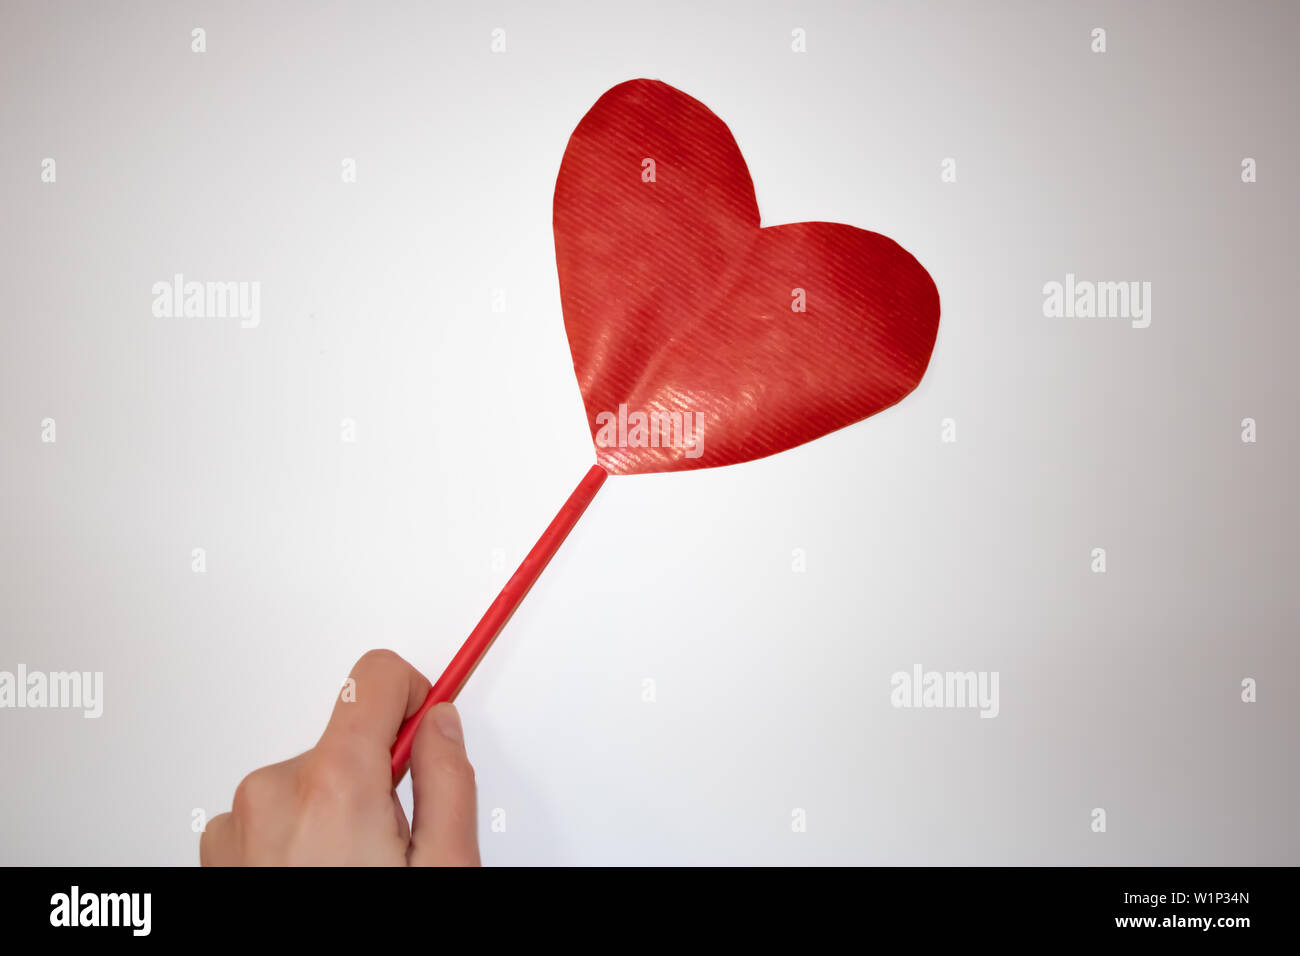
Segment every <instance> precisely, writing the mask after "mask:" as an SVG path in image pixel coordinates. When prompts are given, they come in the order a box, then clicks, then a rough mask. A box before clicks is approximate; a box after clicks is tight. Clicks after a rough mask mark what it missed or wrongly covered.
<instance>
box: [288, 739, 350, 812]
mask: <svg viewBox="0 0 1300 956" xmlns="http://www.w3.org/2000/svg"><path fill="white" fill-rule="evenodd" d="M355 777H356V773H355V771H354V770H353V768H352V766H351V761H350V760H349V759H348V757H347V755H346V754H343V753H340V752H339V751H337V750H316V751H313V752H312V755H311V757H310V758H308V759H307V760H305V761H304V762H303V765H302V768H301V769H300V770H299V771H298V792H299V795H300V796H301V797H302V798H303V799H304V800H307V801H312V802H314V801H321V800H329V801H334V800H339V799H340V798H342V797H345V796H347V795H348V794H349V793H350V792H351V791H352V788H353V783H354V780H355Z"/></svg>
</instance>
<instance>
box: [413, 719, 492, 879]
mask: <svg viewBox="0 0 1300 956" xmlns="http://www.w3.org/2000/svg"><path fill="white" fill-rule="evenodd" d="M411 785H412V787H413V790H414V797H415V813H414V821H413V822H412V826H411V849H410V853H409V854H408V857H409V859H410V862H411V865H412V866H478V865H479V853H478V821H477V818H476V815H475V787H474V768H473V767H472V766H470V762H469V757H468V756H466V754H465V743H464V735H463V733H462V731H461V724H460V715H459V714H457V713H456V708H455V707H453V706H452V705H451V704H439V705H438V706H436V707H434V708H433V709H432V710H430V711H429V712H428V713H427V714H426V715H425V717H424V720H423V721H421V723H420V729H419V731H418V732H417V733H416V735H415V741H414V743H413V745H412V747H411Z"/></svg>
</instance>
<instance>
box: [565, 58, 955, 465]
mask: <svg viewBox="0 0 1300 956" xmlns="http://www.w3.org/2000/svg"><path fill="white" fill-rule="evenodd" d="M554 217H555V218H554V225H555V258H556V265H557V268H558V270H559V278H560V298H561V303H562V305H563V310H564V324H565V329H566V331H567V332H568V337H569V347H570V349H571V351H572V354H573V367H574V370H575V371H576V373H577V376H578V385H579V387H580V388H581V390H582V398H583V402H584V404H585V406H586V410H587V420H588V425H589V427H590V428H591V432H592V438H593V441H594V442H595V445H596V457H597V460H598V462H599V464H600V465H601V466H602V467H603V468H604V469H605V470H606V471H607V472H608V473H609V474H613V475H618V474H636V473H645V472H658V471H679V470H685V469H690V468H708V467H714V466H717V465H730V464H735V463H738V462H743V461H750V460H752V459H755V458H761V457H763V456H765V455H771V454H774V453H776V452H779V451H784V450H785V449H787V448H793V447H794V446H796V445H800V444H803V443H804V442H807V441H811V440H812V439H814V438H818V437H820V436H822V435H825V434H827V433H828V432H832V431H834V430H836V429H838V428H843V427H844V426H845V425H851V424H853V423H854V422H857V421H861V420H862V419H864V418H867V417H868V416H870V415H874V414H875V413H876V412H879V411H881V410H882V409H885V408H888V407H889V406H891V405H893V404H895V403H896V402H898V401H899V400H901V399H902V398H903V397H904V396H905V395H907V394H908V393H909V392H910V391H912V389H914V388H915V387H916V385H917V383H919V382H920V380H921V376H922V375H924V373H925V369H926V366H927V365H928V363H929V361H930V353H931V351H932V350H933V348H934V341H935V336H936V335H937V333H938V328H939V293H938V290H937V289H936V288H935V284H934V281H933V280H932V279H931V278H930V275H929V273H927V272H926V271H925V269H924V268H923V267H922V266H921V265H920V263H918V262H917V261H916V259H915V258H913V257H912V255H911V254H910V253H908V252H907V250H905V249H903V248H902V247H901V246H899V245H898V244H897V243H896V242H894V241H893V240H892V239H889V238H887V237H885V236H882V235H879V234H877V233H874V232H867V231H865V230H863V229H856V228H854V227H852V226H846V225H842V224H840V223H830V222H797V223H790V224H788V225H780V226H769V227H767V228H760V226H759V213H758V203H757V200H756V199H755V197H754V185H753V181H752V180H751V179H750V176H749V169H748V167H747V166H746V165H745V160H744V158H743V157H742V156H741V154H740V149H739V148H738V147H737V145H736V141H735V139H734V138H733V137H732V135H731V131H730V130H729V129H728V128H727V126H726V124H725V123H723V122H722V120H720V119H719V118H718V117H717V116H715V115H714V114H713V113H712V112H710V110H709V109H708V108H707V107H706V106H704V104H702V103H700V102H699V101H698V100H695V99H692V98H691V97H689V96H687V95H686V94H685V93H683V92H681V91H680V90H677V89H674V88H673V87H671V86H668V85H667V84H665V83H661V82H658V81H655V80H644V79H641V80H631V81H628V82H626V83H621V84H619V85H618V86H616V87H614V88H613V89H611V90H609V91H608V92H606V93H605V94H604V95H603V96H602V97H601V98H600V99H599V100H598V101H597V102H596V104H595V106H593V107H592V108H591V110H590V111H588V113H587V115H586V116H585V117H583V119H582V122H581V123H579V124H578V127H577V129H576V130H574V132H573V135H572V137H571V138H570V140H569V145H568V149H567V150H566V151H565V153H564V159H563V161H562V163H561V165H560V173H559V177H558V179H557V181H556V184H555V210H554Z"/></svg>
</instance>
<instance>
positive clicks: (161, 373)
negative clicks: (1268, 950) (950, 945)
mask: <svg viewBox="0 0 1300 956" xmlns="http://www.w3.org/2000/svg"><path fill="white" fill-rule="evenodd" d="M1297 19H1298V18H1297V13H1296V8H1295V7H1294V5H1287V4H1264V3H1252V4H1242V5H1233V4H1220V5H1202V4H1191V3H1176V4H1175V3H1144V4H1140V5H1133V4H1079V5H1069V6H1067V5H1056V4H1050V5H1044V4H1037V3H1018V4H1007V3H1003V4H997V5H993V4H968V3H943V4H938V3H910V4H903V3H898V4H860V5H859V4H852V5H851V4H847V3H845V4H818V3H764V4H733V5H729V6H728V7H723V6H721V5H718V6H712V5H703V4H699V3H676V2H663V3H654V4H627V5H622V6H617V5H614V4H607V3H599V4H598V3H591V4H581V5H580V4H568V5H562V6H558V7H554V8H552V9H548V10H543V9H541V5H538V4H502V3H497V4H479V5H474V6H472V7H471V6H470V5H468V4H463V5H457V6H450V5H436V6H435V5H429V4H415V3H408V4H367V3H360V2H358V3H348V4H326V5H322V4H317V3H303V2H298V3H276V4H268V5H258V6H254V5H252V4H246V5H244V4H240V5H235V4H205V3H169V4H125V5H120V4H113V5H105V4H91V3H80V4H76V3H70V4H57V5H48V4H37V3H28V2H19V3H6V4H5V5H4V8H3V11H2V12H0V83H2V86H0V89H2V90H3V96H2V99H0V121H2V125H0V129H2V130H3V137H2V139H0V209H2V210H3V213H2V214H0V243H3V245H2V246H0V290H2V291H3V295H2V296H0V308H2V310H3V311H2V312H0V316H2V317H3V325H2V326H0V455H3V467H2V468H0V669H5V670H10V671H12V670H14V669H15V668H16V667H17V665H18V664H19V663H23V664H25V665H26V666H27V667H28V668H29V669H32V670H45V671H56V670H68V669H77V670H84V671H103V672H104V675H105V677H104V679H105V709H104V714H103V717H102V718H100V719H99V720H86V719H83V718H82V717H81V715H80V714H79V713H75V712H67V711H32V710H3V711H0V863H70V864H141V863H144V864H190V863H194V862H196V861H197V856H198V851H197V847H198V836H197V834H196V833H194V832H192V829H191V820H192V813H193V811H194V809H195V808H202V809H203V810H204V811H205V812H206V813H207V814H209V815H210V814H213V813H217V812H220V811H222V810H225V809H228V807H229V800H230V796H231V793H232V792H233V790H234V788H235V785H236V784H237V783H238V781H239V780H240V778H241V777H242V776H243V775H244V774H245V773H247V772H248V771H250V770H252V769H253V768H255V767H257V766H260V765H262V764H266V763H269V762H273V761H276V760H280V759H283V758H285V757H288V756H290V755H292V754H294V753H296V752H298V751H300V750H302V749H304V748H305V747H307V746H310V745H311V743H312V742H313V741H314V740H315V739H316V736H317V735H318V733H319V731H320V729H321V727H322V726H323V723H324V720H325V718H326V716H327V715H328V713H329V710H330V707H331V705H332V701H333V697H334V694H335V692H336V691H337V689H338V687H339V685H340V683H341V681H342V679H343V677H344V676H345V675H346V673H347V671H348V669H349V667H350V666H351V664H352V663H353V661H354V660H355V659H356V658H357V657H358V656H359V655H360V654H361V653H362V652H364V651H365V650H366V649H368V648H371V647H391V648H393V649H395V650H396V651H398V652H399V653H401V654H402V655H403V656H405V657H406V658H408V659H409V660H411V661H412V662H414V663H415V664H417V666H419V667H420V668H421V669H422V670H424V672H425V673H426V674H428V675H429V676H430V677H434V676H436V675H437V673H438V672H439V671H440V670H441V668H442V666H443V665H444V664H445V662H446V661H447V660H448V659H449V658H450V656H451V655H452V653H453V652H454V650H455V649H456V648H457V647H458V646H459V644H460V642H461V640H463V638H464V636H465V635H466V634H467V633H468V631H469V629H470V628H471V627H472V626H473V624H474V623H475V622H476V621H477V620H478V618H479V616H480V615H481V613H482V612H483V610H484V609H485V608H486V607H487V605H488V604H489V602H490V601H491V600H492V598H493V597H494V596H495V594H496V592H497V590H498V589H499V587H500V586H501V584H503V583H504V581H505V579H506V577H507V576H508V574H509V572H510V570H512V569H513V567H514V566H515V564H516V563H517V561H518V560H519V559H520V558H521V557H522V556H523V554H524V553H525V552H526V551H527V549H528V548H529V547H530V546H531V545H532V543H533V541H534V540H535V538H536V536H537V534H538V533H540V531H541V530H542V528H543V527H544V526H545V525H546V523H547V522H548V521H549V520H550V518H551V516H552V515H553V513H554V512H555V510H556V509H557V508H558V507H559V505H560V503H561V502H562V501H563V500H564V498H565V496H566V495H567V494H568V493H569V491H570V490H571V489H572V487H573V485H574V484H575V483H576V482H577V481H578V479H579V478H580V477H581V476H582V474H583V472H584V471H585V470H586V469H587V467H588V466H589V465H590V464H591V462H592V460H593V453H592V450H591V446H590V437H589V435H588V432H587V430H586V427H585V425H584V414H583V408H582V404H581V400H580V396H579V394H578V390H577V386H576V383H575V380H574V375H573V371H572V366H571V363H570V360H569V356H568V349H567V343H566V341H565V337H564V330H563V324H562V317H561V313H560V303H559V294H558V286H557V281H556V276H555V264H554V251H553V247H552V237H551V199H552V192H553V188H554V181H555V175H556V172H557V170H558V167H559V162H560V158H561V156H562V154H563V150H564V147H565V143H566V141H567V138H568V135H569V133H570V132H571V131H572V129H573V127H574V126H575V125H576V124H577V122H578V121H579V119H580V118H581V117H582V115H583V113H584V112H585V111H586V110H587V109H588V108H589V107H590V106H591V104H592V103H594V102H595V100H596V99H597V98H598V97H599V96H600V94H601V93H602V92H604V91H605V90H606V89H607V88H609V87H610V86H613V85H614V84H616V83H618V82H621V81H622V80H625V79H629V78H632V77H637V76H647V77H653V78H658V79H663V80H665V81H666V82H669V83H671V84H673V85H674V86H677V87H678V88H680V89H682V90H684V91H685V92H687V93H689V94H690V95H692V96H694V97H696V98H698V99H700V100H702V101H703V102H704V103H706V104H707V105H709V106H710V107H711V108H712V109H713V110H714V111H715V112H717V113H718V114H719V115H720V116H721V117H722V118H723V120H724V121H725V122H727V123H728V124H729V125H730V127H731V129H732V131H733V133H734V134H735V136H736V138H737V140H738V142H739V144H740V147H741V149H742V150H743V152H744V154H745V157H746V159H747V161H748V163H749V166H750V170H751V172H752V174H753V177H754V180H755V184H756V189H757V194H758V200H759V204H760V207H761V209H762V214H763V222H764V224H765V225H770V224H775V223H782V222H789V221H797V220H803V219H821V220H830V221H839V222H845V223H849V224H851V225H855V226H859V227H861V228H866V229H871V230H873V231H877V232H881V233H884V234H886V235H888V236H890V237H892V238H893V239H895V240H897V241H898V242H899V243H901V244H902V245H903V246H904V247H905V248H907V249H908V250H909V251H911V252H912V253H913V254H914V255H915V256H916V257H917V258H918V259H919V260H920V262H921V263H922V264H923V265H925V266H926V268H927V269H928V270H929V271H930V272H931V274H932V275H933V276H934V278H935V280H936V283H937V284H938V287H939V291H940V295H941V298H942V303H943V317H942V320H941V326H940V331H939V338H938V343H937V346H936V349H935V352H934V358H933V361H932V363H931V366H930V369H929V372H928V373H927V375H926V378H925V380H924V381H923V382H922V383H921V385H920V387H919V388H918V389H917V390H916V392H915V393H913V394H912V395H911V396H910V397H909V398H907V399H906V400H905V401H904V402H903V403H902V404H901V405H899V406H897V407H895V408H893V409H890V410H888V411H886V412H885V413H883V414H881V415H879V416H878V417H876V418H874V419H871V420H869V421H868V422H865V423H862V424H859V425H856V426H854V427H851V428H849V429H846V430H844V431H841V432H839V433H836V434H834V435H831V436H829V437H827V438H825V439H822V440H819V441H817V442H814V443H812V444H810V445H807V446H804V447H802V448H799V449H796V450H793V451H790V452H787V453H785V454H782V455H780V456H778V457H774V458H770V459H767V460H763V461H759V462H755V463H752V464H748V465H744V466H738V467H732V468H726V469H721V470H716V471H710V472H697V473H689V474H684V475H660V476H646V477H625V478H616V479H611V480H610V481H609V482H608V483H607V484H606V486H605V488H604V489H603V490H602V491H601V493H600V495H599V496H598V498H597V500H596V501H595V503H594V504H593V506H592V507H591V509H590V511H589V512H588V513H587V515H586V517H585V518H584V519H583V521H582V522H581V524H580V525H579V527H578V528H577V530H576V531H575V532H574V533H573V535H572V536H571V538H570V539H569V541H568V542H567V544H566V545H565V546H564V548H563V550H562V551H561V553H560V554H559V555H558V557H557V558H556V559H555V561H554V562H553V563H552V565H551V567H550V568H549V569H548V571H547V572H546V574H545V576H544V577H543V578H542V580H541V582H540V583H539V584H538V586H537V587H536V588H534V590H533V592H532V594H531V595H530V596H529V598H528V600H527V601H526V602H525V604H524V605H523V606H522V607H521V608H520V610H519V612H518V613H517V614H516V615H515V617H514V618H513V620H512V621H511V623H510V624H509V626H508V627H507V629H506V630H505V631H504V632H503V634H502V635H501V637H500V639H499V640H498V642H497V644H496V645H495V647H494V648H493V650H492V652H491V653H490V655H489V656H488V658H487V659H486V660H485V661H484V663H483V665H482V666H481V667H480V668H479V669H478V671H477V672H476V673H475V675H474V677H473V679H472V681H471V682H470V684H469V685H468V686H467V688H466V690H465V692H464V693H463V694H462V696H461V698H460V701H459V703H460V706H461V709H462V713H463V716H464V722H465V727H466V735H467V740H468V745H469V750H470V755H471V758H472V760H473V761H474V764H475V767H476V769H477V772H478V780H479V787H480V827H481V829H482V831H483V832H482V847H483V858H484V861H485V862H486V863H489V864H543V863H579V864H594V863H614V864H621V863H655V864H658V863H726V864H731V863H841V864H843V863H948V864H967V863H995V864H1003V863H1021V864H1032V863H1072V864H1078V863H1089V864H1091V863H1124V864H1137V863H1156V864H1189V863H1290V864H1295V863H1297V862H1300V837H1297V832H1298V829H1297V827H1296V825H1295V817H1294V813H1295V805H1296V802H1297V797H1298V796H1300V786H1298V785H1297V774H1296V766H1295V761H1296V739H1295V734H1296V727H1297V718H1298V717H1300V708H1298V706H1297V703H1296V701H1297V697H1296V692H1297V656H1298V655H1297V649H1296V633H1297V619H1298V617H1300V615H1298V614H1297V611H1298V609H1300V608H1298V599H1297V589H1296V588H1295V571H1296V568H1297V566H1298V564H1300V562H1298V561H1297V558H1298V556H1297V545H1296V526H1297V505H1296V496H1295V488H1296V479H1297V468H1296V465H1297V456H1296V421H1297V412H1298V411H1300V409H1298V408H1297V404H1298V403H1297V389H1296V386H1295V384H1294V381H1293V378H1292V376H1293V368H1294V362H1295V355H1296V351H1297V346H1298V345H1300V335H1298V334H1297V331H1296V322H1295V311H1294V302H1295V296H1294V278H1293V277H1294V271H1295V260H1296V252H1297V250H1296V241H1295V227H1294V211H1295V209H1296V198H1297V196H1296V185H1295V182H1296V178H1295V174H1294V163H1295V159H1296V156H1297V155H1300V151H1298V150H1297V147H1298V146H1300V136H1298V135H1297V127H1296V118H1295V116H1296V114H1295V109H1294V103H1293V102H1292V99H1293V96H1294V92H1295V90H1296V89H1297V87H1298V83H1297V80H1300V75H1298V74H1300V68H1298V67H1297V60H1296V58H1295V55H1294V44H1295V41H1296V35H1297V29H1296V28H1297ZM196 26H199V27H203V28H204V29H205V30H206V31H207V44H208V45H207V52H206V53H204V54H202V55H198V54H194V53H192V52H191V51H190V31H191V29H192V28H194V27H196ZM1099 26H1100V27H1104V28H1106V29H1107V31H1108V51H1107V52H1106V53H1105V54H1094V53H1092V52H1091V50H1090V43H1091V37H1090V33H1091V31H1092V29H1093V28H1094V27H1099ZM496 27H501V28H504V29H505V31H506V37H507V49H506V52H505V53H501V54H495V55H494V54H492V53H491V52H490V41H491V31H492V29H493V28H496ZM796 27H798V28H803V29H804V30H806V31H807V37H808V39H807V52H806V53H803V54H796V53H793V52H792V51H791V48H790V43H791V31H792V30H793V29H795V28H796ZM1246 156H1250V157H1254V158H1256V159H1257V162H1258V168H1259V181H1258V182H1257V183H1254V184H1249V185H1247V184H1243V183H1242V182H1241V178H1240V168H1241V167H1240V164H1241V160H1242V158H1243V157H1246ZM45 157H53V158H55V159H56V161H57V172H58V179H57V182H56V183H53V184H46V183H42V182H41V181H40V163H41V160H42V159H43V158H45ZM345 157H351V158H354V159H355V160H356V163H357V170H358V181H357V183H355V184H351V185H348V184H344V183H342V182H341V177H340V170H341V163H342V161H343V159H344V158H345ZM945 157H952V158H955V159H956V161H957V170H958V181H957V182H956V183H947V184H946V183H942V182H941V181H940V176H939V173H940V162H941V161H942V160H943V159H944V158H945ZM176 272H181V273H183V274H184V275H185V276H186V277H187V278H192V279H198V280H201V281H203V280H214V281H259V282H260V283H261V288H262V319H261V325H260V326H259V327H258V328H256V329H248V330H245V329H240V328H239V327H238V322H237V320H229V319H225V320H223V319H209V320H195V319H159V318H155V317H153V316H152V315H151V312H150V307H151V304H152V298H153V297H152V294H151V291H150V290H151V286H152V284H153V283H154V282H156V281H160V280H164V281H165V280H167V279H169V278H170V277H171V276H172V275H173V274H174V273H176ZM1067 272H1073V273H1075V274H1076V275H1078V276H1079V277H1080V278H1087V279H1094V280H1114V281H1129V280H1136V281H1149V282H1151V283H1152V285H1153V294H1152V300H1153V301H1152V305H1153V314H1152V324H1151V326H1150V328H1147V329H1140V330H1139V329H1133V328H1130V327H1129V326H1128V324H1127V323H1125V322H1123V321H1122V320H1069V319H1046V318H1044V317H1043V314H1042V287H1043V284H1044V283H1046V282H1049V281H1062V280H1063V279H1064V277H1065V274H1066V273H1067ZM494 289H503V290H505V295H506V305H507V309H506V312H505V313H503V314H495V313H493V312H492V309H491V302H492V292H493V290H494ZM1248 416H1249V417H1253V418H1255V419H1256V421H1257V422H1258V435H1259V440H1258V442H1257V443H1255V444H1243V443H1242V442H1241V440H1240V432H1241V424H1240V423H1241V420H1242V419H1243V418H1245V417H1248ZM46 417H52V418H54V419H55V420H56V421H57V429H58V431H57V435H58V440H57V443H55V444H44V443H42V442H41V441H40V434H41V426H40V422H41V420H42V419H43V418H46ZM345 417H346V418H353V419H355V420H356V422H357V429H358V431H357V434H358V439H357V441H356V443H355V444H347V443H343V442H341V441H340V440H339V433H340V420H341V419H342V418H345ZM944 418H952V419H954V420H955V422H956V427H957V437H958V440H957V442H956V443H953V444H944V443H941V442H940V423H941V421H942V420H943V419H944ZM196 547H202V548H204V549H206V552H207V573H206V574H202V575H199V574H194V573H193V572H192V571H191V549H193V548H196ZM1095 547H1104V548H1106V550H1107V556H1108V571H1107V573H1106V574H1104V575H1097V574H1093V573H1091V571H1090V561H1091V551H1092V549H1093V548H1095ZM494 549H501V550H502V551H503V552H504V554H505V559H506V567H505V568H504V569H502V570H493V567H492V553H493V550H494ZM794 549H803V551H804V552H805V554H806V561H807V570H806V572H805V573H795V572H793V571H792V561H793V552H794ZM917 663H919V664H922V665H923V666H924V667H925V668H926V669H936V670H961V671H965V670H977V671H979V670H986V671H998V672H999V673H1000V675H1001V683H1000V690H1001V701H1000V704H1001V713H1000V715H999V716H998V717H997V719H994V720H981V719H979V718H978V716H977V714H976V713H975V712H974V711H971V710H946V711H941V710H921V711H919V710H898V709H894V708H892V707H891V706H890V683H889V678H890V675H891V674H892V673H894V672H895V671H898V670H910V669H911V667H912V666H913V665H914V664H917ZM1247 677H1252V678H1255V679H1256V680H1257V681H1258V686H1259V700H1258V702H1257V703H1254V704H1246V703H1243V702H1242V701H1241V700H1240V690H1241V681H1242V680H1243V679H1244V678H1247ZM646 678H650V679H653V680H654V682H655V687H656V691H657V701H656V702H655V703H645V702H643V700H642V690H643V681H644V680H645V679H646ZM1097 807H1100V808H1104V809H1105V810H1106V812H1107V822H1108V827H1107V832H1106V833H1104V834H1099V833H1094V832H1093V831H1092V829H1091V828H1090V824H1091V822H1092V816H1091V813H1092V810H1093V808H1097ZM494 808H501V809H503V810H504V811H505V820H506V830H505V832H491V831H490V829H489V824H490V821H491V818H492V810H493V809H494ZM796 808H799V809H802V810H804V811H805V812H806V817H807V832H805V833H799V832H794V831H793V830H792V826H791V821H792V812H793V811H794V810H795V809H796Z"/></svg>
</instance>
